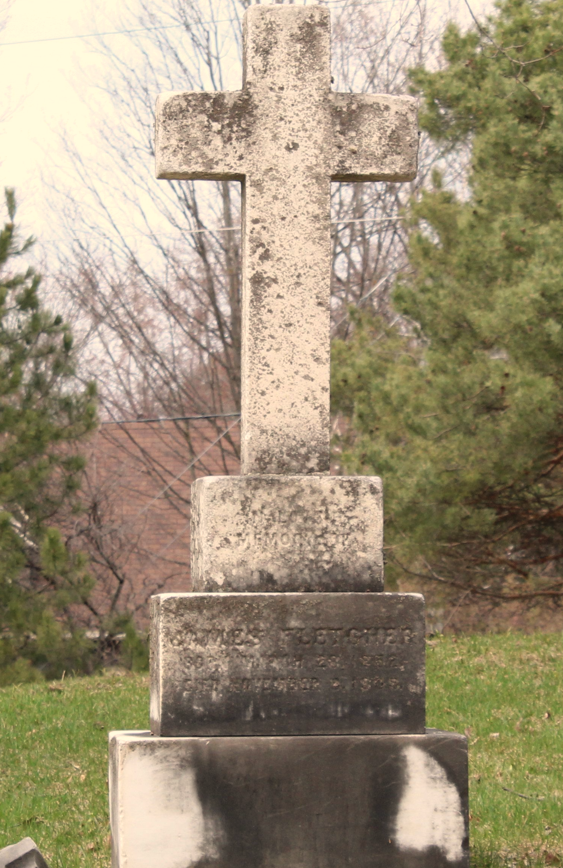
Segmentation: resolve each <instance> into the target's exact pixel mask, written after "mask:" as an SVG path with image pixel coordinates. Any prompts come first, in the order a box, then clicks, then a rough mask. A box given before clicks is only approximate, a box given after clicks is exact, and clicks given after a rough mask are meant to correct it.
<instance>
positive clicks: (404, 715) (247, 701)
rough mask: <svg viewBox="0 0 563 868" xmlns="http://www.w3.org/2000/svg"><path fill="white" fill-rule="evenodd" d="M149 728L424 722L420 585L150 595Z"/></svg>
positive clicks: (318, 727) (301, 729) (358, 727)
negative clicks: (405, 589)
mask: <svg viewBox="0 0 563 868" xmlns="http://www.w3.org/2000/svg"><path fill="white" fill-rule="evenodd" d="M151 621H152V623H151V729H152V731H153V732H154V733H155V734H156V735H161V736H173V735H259V734H265V735H280V734H282V735H287V734H301V733H306V734H318V733H378V732H423V731H424V726H425V679H424V671H425V670H424V599H423V597H422V596H421V595H420V594H382V593H380V594H346V593H342V594H338V593H324V594H285V593H280V594H239V593H232V594H194V593H190V594H159V595H158V596H156V597H153V598H152V618H151Z"/></svg>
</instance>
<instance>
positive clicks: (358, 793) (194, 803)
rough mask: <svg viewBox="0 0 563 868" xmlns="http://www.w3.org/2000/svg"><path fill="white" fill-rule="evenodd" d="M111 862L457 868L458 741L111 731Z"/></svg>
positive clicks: (189, 866) (462, 773) (134, 867)
mask: <svg viewBox="0 0 563 868" xmlns="http://www.w3.org/2000/svg"><path fill="white" fill-rule="evenodd" d="M110 805H111V824H112V837H113V866H114V868H155V866H158V868H179V866H181V868H345V866H353V868H468V865H469V849H468V837H467V836H468V803H467V741H466V739H465V737H464V736H461V735H457V734H455V733H447V732H440V731H438V730H427V732H426V734H424V735H374V736H346V735H340V736H276V737H268V736H262V737H230V738H229V737H227V738H223V737H215V738H201V737H197V738H196V737H191V738H157V737H155V736H151V735H150V733H148V732H114V733H111V734H110Z"/></svg>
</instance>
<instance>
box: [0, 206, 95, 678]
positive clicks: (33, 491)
mask: <svg viewBox="0 0 563 868" xmlns="http://www.w3.org/2000/svg"><path fill="white" fill-rule="evenodd" d="M6 205H7V211H8V220H7V222H6V223H5V225H4V228H3V229H2V231H0V684H2V683H8V682H10V681H13V680H30V679H34V678H38V677H42V674H43V675H47V676H49V675H54V674H57V673H60V671H61V670H62V669H64V668H66V669H67V670H72V669H75V670H77V669H78V670H80V669H81V667H82V666H83V665H85V663H86V660H87V657H88V643H87V641H86V640H85V639H84V637H83V636H82V635H81V633H80V631H79V630H78V629H76V627H75V624H74V620H73V617H72V605H73V604H74V603H78V602H84V601H85V600H86V599H87V597H88V594H89V592H90V590H91V587H92V581H91V578H90V577H89V575H88V573H87V570H86V568H85V563H84V559H83V558H82V557H81V556H80V554H77V553H73V552H72V551H71V550H70V549H69V547H68V546H67V545H66V544H65V542H64V540H63V537H62V535H61V532H60V531H59V530H57V525H59V526H60V523H61V521H62V518H63V515H64V516H66V517H68V515H69V514H71V513H72V510H73V509H77V508H78V501H77V498H76V493H77V490H78V486H79V483H80V474H81V471H82V468H83V466H84V461H83V458H82V457H81V456H80V454H79V452H78V450H77V443H78V441H80V439H81V438H83V437H84V436H85V435H86V434H87V433H88V432H90V431H91V430H92V429H93V427H94V425H95V421H96V410H95V402H94V387H93V386H92V385H88V386H86V388H83V387H81V386H80V385H79V383H78V381H77V379H76V378H75V375H74V367H73V347H72V336H71V333H70V330H69V328H68V326H67V325H66V324H65V323H64V322H63V321H62V319H61V317H60V316H55V315H53V314H52V313H50V312H49V311H48V310H46V309H45V308H44V307H43V305H42V303H41V298H40V284H41V278H40V276H39V275H38V274H37V273H36V272H35V271H34V270H33V269H32V268H26V269H25V270H22V271H18V270H17V267H16V263H17V262H18V260H20V259H21V258H22V257H24V256H25V254H26V253H27V252H28V251H29V248H30V246H31V244H32V243H33V239H28V240H27V241H24V242H21V241H20V239H19V236H18V232H17V229H16V227H15V225H14V217H15V210H16V208H15V197H14V193H13V191H11V190H7V191H6ZM32 667H33V668H32Z"/></svg>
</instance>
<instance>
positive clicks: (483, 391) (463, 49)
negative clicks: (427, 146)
mask: <svg viewBox="0 0 563 868" xmlns="http://www.w3.org/2000/svg"><path fill="white" fill-rule="evenodd" d="M442 48H443V55H444V59H445V64H444V67H443V69H441V70H439V71H429V70H426V69H416V70H414V71H413V72H412V73H411V81H412V84H413V89H414V90H415V91H417V92H419V93H420V94H421V96H422V102H423V110H422V113H421V125H422V127H423V129H425V130H426V131H427V133H428V134H429V135H430V136H431V137H432V138H433V139H434V140H435V141H436V142H438V143H440V144H441V145H442V146H443V147H444V149H446V150H455V149H456V148H457V147H459V146H460V145H464V146H466V145H468V144H469V145H470V146H471V165H470V169H469V178H468V180H469V186H468V191H466V195H459V194H458V193H456V191H455V190H452V189H447V188H445V186H444V183H443V179H442V178H441V176H440V174H439V173H438V172H435V173H434V178H433V188H432V189H430V190H428V191H426V192H425V193H424V194H423V195H422V197H421V199H420V200H419V201H418V202H415V203H413V204H412V208H411V212H410V215H409V220H410V223H411V235H410V243H409V263H410V266H411V271H410V272H409V276H408V277H406V278H404V279H403V280H402V282H401V283H400V284H399V285H398V287H397V289H396V291H395V295H394V304H395V307H396V309H397V310H398V311H400V312H401V313H402V314H403V316H404V317H406V318H408V319H409V320H410V321H411V322H412V323H413V328H412V333H411V335H408V336H405V335H404V334H403V336H401V335H399V334H397V333H396V332H393V331H392V330H390V329H389V328H386V327H385V326H384V325H383V324H382V323H381V322H378V321H376V320H373V319H370V318H369V317H366V316H364V317H360V316H357V317H356V330H355V336H354V339H353V340H352V341H351V342H350V343H348V344H345V343H342V342H340V343H338V344H336V346H335V347H334V378H333V395H334V410H336V411H339V412H341V413H344V414H345V415H346V416H347V417H348V418H349V420H350V423H351V430H350V432H349V434H348V435H347V437H346V438H344V442H343V443H342V444H341V445H342V447H343V461H344V464H345V466H346V467H347V468H348V470H352V471H355V472H361V473H377V474H379V475H381V476H382V477H383V481H384V486H385V491H386V515H387V531H386V532H387V544H388V560H389V561H390V564H391V567H392V568H391V572H392V574H394V575H395V576H398V575H401V574H404V573H401V572H400V567H401V566H402V567H405V568H406V569H407V570H410V571H411V572H414V573H420V574H423V575H425V576H427V577H429V578H433V579H434V580H437V581H443V582H446V584H449V585H455V586H457V587H459V588H462V589H467V590H469V591H470V592H471V593H477V594H481V595H485V596H489V597H492V598H497V599H505V598H510V599H515V598H516V599H524V600H530V599H538V598H540V597H541V598H548V599H552V600H557V599H559V598H560V597H561V595H562V594H563V580H562V578H561V567H562V563H563V425H562V421H563V327H562V326H563V223H562V209H563V3H562V2H561V0H546V2H537V0H506V2H502V3H500V4H499V5H498V6H497V10H496V12H495V14H494V15H493V16H492V17H491V18H490V19H489V20H488V21H487V23H486V25H483V26H477V25H476V26H474V27H473V28H472V29H471V30H469V31H468V32H467V33H462V32H460V30H459V29H458V28H457V27H456V26H454V25H450V26H448V27H447V29H446V31H445V34H444V36H443V42H442ZM403 322H404V320H403ZM403 331H404V329H403Z"/></svg>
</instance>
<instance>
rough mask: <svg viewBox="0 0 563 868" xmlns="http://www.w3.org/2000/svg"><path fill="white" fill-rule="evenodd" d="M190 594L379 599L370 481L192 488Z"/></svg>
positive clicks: (226, 479) (379, 498) (377, 535)
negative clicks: (375, 595) (369, 594)
mask: <svg viewBox="0 0 563 868" xmlns="http://www.w3.org/2000/svg"><path fill="white" fill-rule="evenodd" d="M191 510H192V531H191V545H192V565H191V571H192V573H191V574H192V580H193V588H194V590H195V591H382V590H383V554H382V552H383V548H382V546H383V495H382V487H381V480H380V479H379V478H377V477H369V476H207V477H204V478H202V479H198V480H196V482H194V483H193V484H192V505H191Z"/></svg>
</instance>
